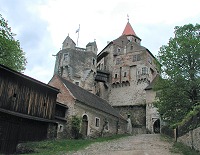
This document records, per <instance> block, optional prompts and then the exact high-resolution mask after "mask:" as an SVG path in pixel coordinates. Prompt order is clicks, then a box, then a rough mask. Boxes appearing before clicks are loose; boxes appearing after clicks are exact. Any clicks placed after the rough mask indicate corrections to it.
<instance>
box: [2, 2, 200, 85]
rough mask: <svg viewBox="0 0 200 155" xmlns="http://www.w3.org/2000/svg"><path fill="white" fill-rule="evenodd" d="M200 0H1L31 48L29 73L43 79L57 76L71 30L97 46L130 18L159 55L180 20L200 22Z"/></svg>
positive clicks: (26, 49) (28, 50)
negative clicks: (58, 55)
mask: <svg viewBox="0 0 200 155" xmlns="http://www.w3.org/2000/svg"><path fill="white" fill-rule="evenodd" d="M199 6H200V0H190V1H189V0H73V1H71V0H0V14H2V15H3V17H4V18H6V20H8V24H9V26H10V27H11V28H12V32H13V33H15V34H17V35H16V36H15V39H17V40H19V41H20V43H21V47H22V49H23V50H24V52H25V53H26V57H27V61H28V64H27V66H26V70H25V72H24V74H26V75H28V76H30V77H33V78H35V79H37V80H39V81H42V82H44V83H48V81H49V80H50V79H51V77H52V76H53V72H54V64H55V57H53V56H52V55H55V54H56V53H57V52H59V50H60V48H61V47H62V42H63V41H64V39H65V38H66V37H67V35H68V34H69V36H70V37H71V38H72V39H73V40H74V42H77V33H75V32H76V30H77V29H78V27H79V24H80V33H79V41H78V46H79V47H83V48H85V46H86V44H87V43H88V42H92V41H94V40H96V42H97V46H98V52H100V51H101V50H102V49H103V48H104V47H105V46H106V44H107V41H112V40H114V39H116V38H118V37H119V36H120V35H121V34H122V32H123V30H124V28H125V26H126V23H127V14H128V15H129V22H130V24H131V25H132V27H133V29H134V31H135V33H136V35H137V36H138V37H140V38H141V39H142V42H141V44H142V46H145V47H146V48H148V49H149V50H150V51H151V52H152V53H153V54H154V55H157V54H158V51H159V48H160V47H161V46H162V45H166V44H167V42H168V40H169V38H170V37H173V31H174V27H175V26H182V25H185V24H189V23H192V24H196V23H200V9H199Z"/></svg>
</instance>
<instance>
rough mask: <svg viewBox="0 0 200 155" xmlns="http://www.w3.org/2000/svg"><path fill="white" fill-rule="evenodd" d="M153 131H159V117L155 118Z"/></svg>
mask: <svg viewBox="0 0 200 155" xmlns="http://www.w3.org/2000/svg"><path fill="white" fill-rule="evenodd" d="M153 131H154V133H160V119H157V120H156V121H155V122H154V124H153Z"/></svg>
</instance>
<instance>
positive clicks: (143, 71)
mask: <svg viewBox="0 0 200 155" xmlns="http://www.w3.org/2000/svg"><path fill="white" fill-rule="evenodd" d="M142 74H143V75H144V74H148V68H147V67H142Z"/></svg>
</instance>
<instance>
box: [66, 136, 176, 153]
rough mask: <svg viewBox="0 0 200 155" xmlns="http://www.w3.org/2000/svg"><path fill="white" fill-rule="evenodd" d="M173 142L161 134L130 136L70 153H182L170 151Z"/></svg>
mask: <svg viewBox="0 0 200 155" xmlns="http://www.w3.org/2000/svg"><path fill="white" fill-rule="evenodd" d="M171 147H172V144H170V143H168V142H166V141H162V140H161V139H160V135H159V134H142V135H136V136H128V137H124V138H121V139H118V140H113V141H109V142H101V143H94V144H92V145H90V146H88V147H87V148H85V149H84V150H81V151H78V152H75V153H69V154H70V155H180V154H174V153H171V152H170V148H171Z"/></svg>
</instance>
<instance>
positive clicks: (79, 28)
mask: <svg viewBox="0 0 200 155" xmlns="http://www.w3.org/2000/svg"><path fill="white" fill-rule="evenodd" d="M79 31H80V24H79V27H78V29H77V30H76V33H77V32H79Z"/></svg>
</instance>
